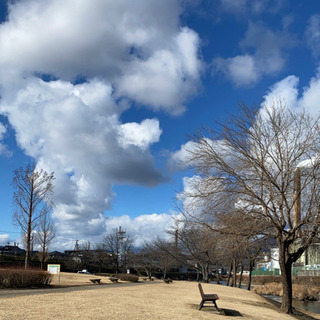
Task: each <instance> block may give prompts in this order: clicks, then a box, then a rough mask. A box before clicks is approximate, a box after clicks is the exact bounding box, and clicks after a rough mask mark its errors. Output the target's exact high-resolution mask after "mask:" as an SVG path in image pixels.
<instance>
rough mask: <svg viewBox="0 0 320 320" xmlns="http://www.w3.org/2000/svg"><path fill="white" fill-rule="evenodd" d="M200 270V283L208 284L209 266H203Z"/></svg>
mask: <svg viewBox="0 0 320 320" xmlns="http://www.w3.org/2000/svg"><path fill="white" fill-rule="evenodd" d="M201 270H202V281H203V282H205V283H208V282H209V265H208V264H205V265H202V266H201Z"/></svg>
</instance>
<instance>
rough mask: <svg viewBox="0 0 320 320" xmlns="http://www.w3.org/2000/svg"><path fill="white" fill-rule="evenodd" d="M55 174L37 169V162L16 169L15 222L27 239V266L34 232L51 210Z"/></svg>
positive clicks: (14, 182) (14, 181)
mask: <svg viewBox="0 0 320 320" xmlns="http://www.w3.org/2000/svg"><path fill="white" fill-rule="evenodd" d="M53 179H54V174H53V172H52V173H50V174H49V173H47V172H46V171H44V170H43V169H40V170H36V168H35V164H32V165H30V164H29V165H28V166H27V167H26V168H25V169H24V168H22V167H20V168H19V169H17V170H15V171H14V176H13V180H12V184H13V188H14V194H13V201H14V205H15V212H14V214H13V220H14V223H15V224H17V225H18V226H20V228H21V230H22V232H23V233H24V235H25V240H26V258H25V268H26V269H27V268H28V266H29V258H30V257H29V256H30V251H31V243H32V232H33V231H34V230H35V229H36V227H37V226H38V224H39V221H40V219H41V217H43V216H44V215H46V214H47V213H48V211H50V210H51V207H52V205H53V203H52V201H51V197H52V193H53V184H52V181H53Z"/></svg>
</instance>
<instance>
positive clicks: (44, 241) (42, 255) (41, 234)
mask: <svg viewBox="0 0 320 320" xmlns="http://www.w3.org/2000/svg"><path fill="white" fill-rule="evenodd" d="M49 213H50V208H48V209H47V210H46V213H45V214H43V215H42V216H41V218H40V219H39V225H38V228H37V232H36V233H35V237H36V242H37V243H38V244H39V246H40V252H39V253H38V256H39V259H40V262H41V269H43V268H44V264H45V262H46V260H47V259H48V257H49V255H48V248H49V245H50V243H51V242H52V240H53V239H54V238H55V236H56V228H55V226H54V224H53V222H52V220H51V216H50V214H49Z"/></svg>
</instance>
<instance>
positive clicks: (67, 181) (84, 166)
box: [0, 0, 202, 237]
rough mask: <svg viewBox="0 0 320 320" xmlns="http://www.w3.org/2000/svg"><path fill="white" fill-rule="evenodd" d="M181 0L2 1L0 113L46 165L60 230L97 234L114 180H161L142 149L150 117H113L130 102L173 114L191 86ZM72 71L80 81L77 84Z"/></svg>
mask: <svg viewBox="0 0 320 320" xmlns="http://www.w3.org/2000/svg"><path fill="white" fill-rule="evenodd" d="M180 5H181V4H180V1H178V0H164V1H157V0H141V1H139V4H137V3H136V2H133V1H130V0H119V1H117V2H114V1H111V0H110V1H106V0H90V1H89V0H88V1H80V2H79V1H77V0H70V1H67V2H66V1H64V0H51V1H45V2H44V1H41V0H28V1H15V2H11V4H10V8H9V9H10V10H9V16H8V19H7V21H5V22H4V23H2V24H1V25H0V47H1V51H0V69H1V73H0V88H1V89H0V90H1V92H0V94H1V100H0V113H2V114H5V115H6V116H7V117H8V120H9V122H10V124H11V125H12V127H13V129H14V130H15V132H16V140H17V143H18V145H19V147H20V148H21V149H23V150H24V152H25V153H26V154H27V155H29V156H31V157H32V158H34V159H36V160H37V162H38V167H43V168H44V169H46V170H48V171H54V172H55V177H56V180H55V199H54V200H55V204H56V207H55V210H54V215H53V216H54V218H55V219H56V221H57V225H58V226H59V230H61V233H63V234H66V235H69V236H70V237H76V235H77V234H79V233H81V234H82V235H84V236H85V235H87V236H88V237H91V236H93V235H99V234H102V233H103V232H104V231H105V228H106V224H105V222H106V217H105V216H104V211H105V210H109V209H110V208H111V207H112V201H113V199H114V197H115V194H114V193H113V191H112V187H113V185H114V184H124V183H125V184H138V185H143V186H149V187H151V186H155V185H157V184H159V183H162V182H164V181H166V179H165V178H164V177H163V175H162V174H161V173H160V172H159V170H158V169H157V168H156V166H155V163H154V159H153V156H152V154H151V152H150V147H151V145H152V144H154V143H156V142H158V141H159V139H160V135H161V132H162V131H161V129H160V124H159V121H158V120H157V119H143V120H141V122H140V123H135V122H130V123H122V122H121V115H122V113H123V112H124V111H125V110H126V109H128V108H129V107H130V106H131V104H132V103H134V104H143V105H144V106H145V107H148V108H150V109H152V110H156V111H165V112H166V113H169V114H172V115H178V114H181V113H182V112H183V111H184V110H185V106H184V103H185V102H186V101H187V99H188V98H189V97H190V96H191V95H193V94H195V93H196V91H197V87H198V85H199V76H200V72H201V70H202V62H201V60H200V59H199V56H198V49H199V46H200V41H199V38H198V35H197V34H196V33H195V32H194V31H193V30H191V29H188V28H186V27H185V28H180V26H179V15H180V14H181V10H182V9H181V7H180ZM41 77H43V79H45V78H49V79H51V81H49V82H46V81H43V80H41V79H40V78H41ZM79 78H82V79H85V80H86V82H85V83H82V84H76V81H75V80H76V79H79ZM0 135H3V127H2V126H1V127H0ZM0 138H1V137H0Z"/></svg>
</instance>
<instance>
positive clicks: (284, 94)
mask: <svg viewBox="0 0 320 320" xmlns="http://www.w3.org/2000/svg"><path fill="white" fill-rule="evenodd" d="M298 84H299V79H298V78H297V77H296V76H293V75H291V76H288V77H286V78H284V79H282V80H281V81H278V82H277V83H275V84H274V85H272V86H271V88H270V89H269V90H268V93H267V94H266V95H265V96H264V97H263V98H264V102H263V104H262V105H263V106H264V107H266V106H272V105H275V104H276V103H277V102H279V101H282V102H284V103H285V104H286V106H287V107H289V108H295V107H297V98H298Z"/></svg>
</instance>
